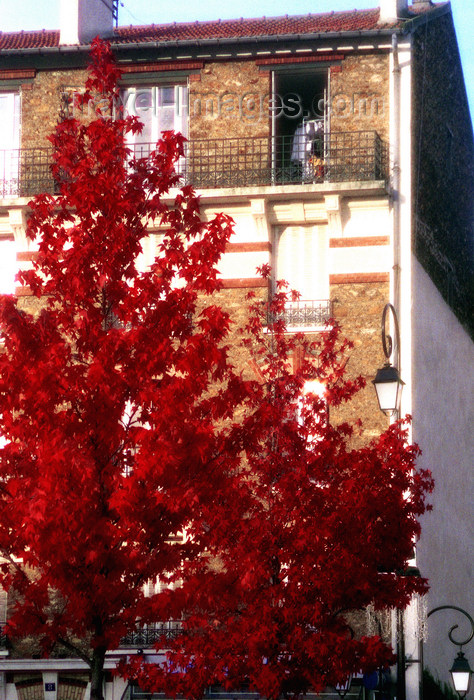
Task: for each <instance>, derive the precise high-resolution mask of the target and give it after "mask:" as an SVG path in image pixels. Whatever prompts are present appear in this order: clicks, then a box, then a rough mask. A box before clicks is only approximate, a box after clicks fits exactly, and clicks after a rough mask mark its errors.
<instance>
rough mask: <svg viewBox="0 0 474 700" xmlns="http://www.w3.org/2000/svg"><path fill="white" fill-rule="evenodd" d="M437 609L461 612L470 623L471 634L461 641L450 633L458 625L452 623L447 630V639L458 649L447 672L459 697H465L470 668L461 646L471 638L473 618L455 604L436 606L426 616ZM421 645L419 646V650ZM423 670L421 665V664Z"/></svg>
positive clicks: (468, 684) (470, 673)
mask: <svg viewBox="0 0 474 700" xmlns="http://www.w3.org/2000/svg"><path fill="white" fill-rule="evenodd" d="M439 610H457V611H458V612H460V613H462V614H463V615H465V616H466V617H467V619H468V620H469V622H470V623H471V634H470V635H469V636H468V637H467V639H464V640H463V641H457V640H456V639H454V637H453V635H452V633H453V631H454V630H455V629H457V628H458V626H459V625H453V626H452V627H451V628H450V630H449V631H448V638H449V641H450V642H451V643H452V644H454V645H455V646H458V647H459V651H458V653H457V655H456V658H455V659H454V661H453V665H452V667H451V668H450V669H449V672H450V674H451V677H452V679H453V685H454V689H455V691H456V692H457V694H458V695H459V697H460V698H465V697H466V695H467V694H468V692H469V688H470V685H471V676H472V669H471V667H470V666H469V661H468V660H467V659H466V657H465V656H464V653H463V651H462V648H463V646H464V645H465V644H468V643H469V642H470V641H471V639H472V638H473V637H474V620H473V619H472V617H471V616H470V615H469V613H467V612H466V611H465V610H463V609H462V608H458V606H457V605H440V606H439V607H437V608H434V609H433V610H431V611H430V612H429V613H428V615H427V616H426V618H427V619H428V618H429V617H430V616H431V615H433V614H434V613H435V612H438V611H439ZM422 649H423V647H422V646H421V650H422ZM421 658H422V665H423V656H422V657H421ZM422 670H423V666H422Z"/></svg>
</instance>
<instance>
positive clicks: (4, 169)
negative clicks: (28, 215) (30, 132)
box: [0, 148, 55, 197]
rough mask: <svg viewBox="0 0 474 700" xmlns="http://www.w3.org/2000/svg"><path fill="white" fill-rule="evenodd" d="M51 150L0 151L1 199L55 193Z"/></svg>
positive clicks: (21, 149) (23, 149)
mask: <svg viewBox="0 0 474 700" xmlns="http://www.w3.org/2000/svg"><path fill="white" fill-rule="evenodd" d="M54 191H55V183H54V179H53V176H52V174H51V149H50V148H20V149H15V150H9V151H0V197H30V196H32V195H35V194H39V193H41V192H50V193H54Z"/></svg>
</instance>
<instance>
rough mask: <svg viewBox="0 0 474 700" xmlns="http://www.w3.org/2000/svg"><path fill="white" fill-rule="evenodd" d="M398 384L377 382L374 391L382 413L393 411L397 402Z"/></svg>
mask: <svg viewBox="0 0 474 700" xmlns="http://www.w3.org/2000/svg"><path fill="white" fill-rule="evenodd" d="M398 388H399V384H398V382H377V383H376V384H375V390H376V391H377V398H378V400H379V405H380V408H381V410H382V411H395V410H396V408H397V401H398Z"/></svg>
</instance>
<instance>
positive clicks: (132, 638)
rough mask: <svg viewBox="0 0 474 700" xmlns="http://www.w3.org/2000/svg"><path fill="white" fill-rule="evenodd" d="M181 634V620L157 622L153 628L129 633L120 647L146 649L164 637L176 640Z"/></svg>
mask: <svg viewBox="0 0 474 700" xmlns="http://www.w3.org/2000/svg"><path fill="white" fill-rule="evenodd" d="M180 632H181V622H180V621H179V620H167V621H166V622H156V623H155V624H154V625H153V626H151V627H142V628H141V629H138V630H135V631H133V632H129V633H128V634H127V635H126V636H125V637H123V638H122V640H121V642H120V646H125V647H138V648H146V647H152V646H154V645H155V644H156V643H157V642H159V641H160V640H161V639H163V637H165V638H166V639H174V638H175V637H177V636H178V634H179V633H180Z"/></svg>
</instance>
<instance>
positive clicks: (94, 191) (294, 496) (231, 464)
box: [0, 41, 431, 698]
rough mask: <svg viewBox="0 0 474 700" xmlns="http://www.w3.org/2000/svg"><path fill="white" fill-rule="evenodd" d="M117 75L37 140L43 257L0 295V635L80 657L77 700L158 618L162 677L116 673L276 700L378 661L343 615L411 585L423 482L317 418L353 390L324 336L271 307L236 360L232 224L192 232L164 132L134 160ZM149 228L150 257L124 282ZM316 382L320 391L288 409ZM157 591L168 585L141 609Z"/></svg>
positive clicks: (402, 462)
mask: <svg viewBox="0 0 474 700" xmlns="http://www.w3.org/2000/svg"><path fill="white" fill-rule="evenodd" d="M118 74H119V72H118V70H117V68H116V66H115V64H114V62H113V57H112V54H111V51H110V48H109V47H108V45H106V44H104V43H101V42H98V41H97V42H95V43H94V45H93V50H92V68H91V74H90V77H89V79H88V81H87V83H86V90H85V94H84V96H83V97H82V103H83V104H91V102H92V103H93V102H94V100H96V101H97V99H98V98H100V100H99V101H98V104H99V105H100V106H99V107H97V114H96V115H95V118H94V119H92V120H91V121H89V122H88V123H84V122H81V121H77V120H75V119H72V118H71V119H65V120H64V121H63V122H61V123H60V124H59V125H58V127H57V129H56V132H55V134H54V135H53V136H52V142H53V146H54V165H53V174H54V176H55V179H56V181H57V182H58V183H59V193H58V195H57V196H49V195H41V196H38V197H36V198H35V199H34V200H33V201H32V203H31V205H30V206H31V213H30V217H29V220H28V237H29V238H30V239H31V240H34V241H36V242H37V243H38V245H39V252H38V255H37V258H36V260H35V262H34V269H33V270H32V271H29V272H24V273H22V274H21V280H22V282H23V283H24V284H25V285H28V286H29V287H30V289H31V292H32V294H33V295H34V296H35V297H37V298H38V299H39V300H40V302H41V304H40V309H39V311H38V312H37V313H28V312H27V311H26V310H22V309H21V307H20V305H19V303H18V301H17V300H16V299H15V298H13V297H11V296H3V297H1V298H0V325H1V329H2V337H3V344H2V351H1V353H0V415H1V418H0V433H1V435H2V437H3V440H4V446H3V448H2V449H1V451H0V496H1V497H0V552H1V554H2V556H3V558H4V563H3V564H2V566H1V578H2V583H3V585H4V587H6V588H7V589H9V590H10V589H11V590H13V591H15V601H16V602H15V607H14V609H13V610H12V613H11V616H10V619H9V622H8V627H7V632H8V634H11V635H12V636H14V635H22V634H25V633H28V634H30V635H31V634H33V635H37V636H38V638H39V639H41V641H42V644H43V649H44V653H45V654H48V653H51V651H52V649H53V647H54V646H55V645H58V644H62V645H63V646H64V647H66V648H68V649H70V650H73V651H74V653H76V654H78V655H79V656H81V657H82V658H83V659H84V660H86V661H87V663H88V664H89V665H90V667H91V679H92V691H91V694H92V697H93V698H101V697H102V682H103V668H104V659H105V654H106V652H107V651H108V650H110V649H115V648H117V646H118V645H119V643H120V640H121V638H122V637H123V636H124V635H125V634H126V633H127V632H129V631H130V630H134V629H137V628H139V627H140V626H144V625H147V624H150V623H154V622H156V621H159V620H167V619H180V620H181V621H182V622H181V625H182V633H181V634H179V635H177V636H176V638H175V639H174V640H172V641H170V640H167V641H166V645H167V647H168V648H169V651H168V654H167V657H166V661H165V662H163V663H161V664H160V665H157V664H152V665H149V664H144V663H143V660H142V659H139V660H138V661H137V662H136V663H134V664H130V665H129V666H126V665H124V666H123V668H122V672H123V673H126V674H128V675H129V676H130V675H133V677H134V678H138V679H139V682H140V683H141V684H142V685H143V686H144V687H147V688H151V689H154V690H158V689H159V690H162V689H166V690H167V691H168V692H171V693H178V692H182V693H184V694H185V695H186V696H188V697H197V696H199V695H200V694H202V692H203V691H204V689H205V687H206V686H208V685H209V684H211V683H220V684H222V685H224V686H225V687H226V688H235V687H239V686H240V685H242V683H243V682H246V683H248V684H250V686H251V687H252V688H254V689H256V690H258V691H259V692H260V693H262V694H264V695H266V696H267V697H271V698H273V697H277V696H278V695H279V694H281V693H282V692H286V693H290V692H292V693H300V692H304V691H305V690H306V689H307V688H309V687H312V688H314V689H316V690H318V689H321V688H323V687H324V686H325V685H327V684H329V683H335V682H337V681H339V680H342V679H343V678H345V677H346V676H347V675H348V674H349V673H350V672H351V671H354V670H371V669H373V668H375V667H377V666H379V665H380V664H387V663H389V662H390V660H391V651H390V649H389V648H388V647H387V646H386V645H385V644H384V643H383V642H382V640H381V639H380V638H379V637H366V638H360V637H359V636H357V635H356V636H352V634H351V630H350V625H349V622H348V619H347V616H346V615H347V613H348V611H353V610H359V609H363V608H364V607H365V606H367V605H368V604H373V605H374V607H375V608H376V609H382V608H385V607H389V606H398V607H403V606H405V605H406V604H407V602H408V600H409V597H410V595H411V594H412V593H413V592H414V591H422V590H424V588H425V585H426V584H425V582H424V581H422V580H420V579H414V578H407V577H404V576H403V575H402V573H403V570H404V568H405V565H406V561H407V559H408V558H409V557H410V555H411V551H412V546H413V540H414V538H415V537H416V536H417V535H418V532H419V525H418V522H417V518H418V516H419V515H420V514H421V513H422V512H423V511H424V508H425V505H424V497H425V493H426V491H427V490H429V488H430V487H431V481H430V478H429V475H428V474H426V473H424V472H417V471H416V469H415V457H416V454H417V448H416V447H413V446H410V445H408V444H407V442H406V432H405V430H404V428H403V426H402V425H401V424H397V425H395V426H392V427H390V428H389V429H388V430H387V431H386V432H385V433H384V434H383V435H381V436H380V438H379V439H378V440H376V441H374V442H373V443H371V444H368V445H366V446H365V447H363V448H357V449H356V448H355V447H353V446H351V437H352V434H353V428H352V427H351V426H349V425H347V424H342V425H333V424H332V423H331V421H330V420H329V418H328V411H330V409H331V407H333V406H337V405H338V404H340V403H341V402H343V401H347V400H349V399H350V398H351V396H352V395H353V393H354V392H355V391H357V390H358V388H359V387H360V386H361V381H360V380H354V381H350V380H348V379H347V378H346V377H345V375H344V368H345V362H346V355H347V352H348V351H349V345H348V344H347V343H345V342H342V341H341V340H340V338H339V331H338V329H337V327H336V326H335V325H334V326H333V327H332V328H331V329H328V331H327V332H325V333H324V334H322V335H321V338H320V340H319V341H317V342H315V343H314V342H309V341H308V340H307V339H305V338H303V337H299V336H288V335H287V334H286V333H285V327H284V323H283V320H282V311H283V309H284V304H285V301H286V294H285V292H284V291H280V292H279V293H278V294H276V295H275V297H274V298H273V300H272V302H271V304H270V305H268V308H264V307H263V306H262V304H261V303H260V302H257V301H255V302H254V303H253V304H252V306H251V308H250V315H249V323H248V325H247V327H246V328H244V329H242V332H241V336H240V341H239V342H241V343H242V348H243V349H244V350H245V352H246V353H247V357H248V358H249V360H250V364H251V365H252V366H253V367H254V376H253V377H249V376H245V375H243V374H241V373H240V370H239V369H238V368H235V367H234V366H233V364H232V362H231V361H230V359H229V353H230V347H229V345H230V342H231V335H230V329H231V319H230V317H229V315H228V313H227V312H226V311H225V310H224V309H223V308H222V307H221V306H220V305H219V304H217V303H216V302H215V299H214V297H213V295H214V293H215V292H216V291H217V290H219V289H220V286H221V285H220V282H219V278H218V272H217V264H218V261H219V259H220V257H221V255H222V254H223V252H224V250H225V245H226V242H227V241H228V239H229V237H230V235H231V233H232V222H231V220H230V219H229V218H228V217H225V216H223V215H218V216H216V218H215V219H213V220H212V221H210V222H207V223H204V222H203V221H202V219H201V218H200V215H199V202H198V199H197V197H196V195H195V193H194V191H193V190H192V188H191V187H189V186H180V185H181V182H180V178H179V175H178V174H177V173H176V164H177V162H178V161H179V159H180V158H182V157H183V141H184V140H183V138H182V137H181V136H180V135H176V134H173V133H168V134H165V136H164V138H163V139H162V140H161V141H160V142H159V143H158V144H157V148H156V150H155V151H153V152H152V153H151V154H150V156H149V157H147V158H146V159H138V160H136V159H133V158H132V157H131V154H130V152H129V150H128V148H127V139H126V136H127V133H129V132H133V131H136V130H139V129H140V125H139V123H138V122H137V120H136V119H135V118H131V117H126V118H122V117H120V116H119V117H118V118H115V119H112V118H110V117H111V115H112V114H113V112H114V109H115V107H116V103H117V97H118V92H117V78H118ZM172 188H177V190H173V191H174V194H173V197H172V200H171V201H169V198H170V196H171V194H170V190H171V189H172ZM165 196H166V197H168V201H166V200H165ZM150 224H152V225H153V227H154V228H155V229H156V228H158V229H159V230H160V231H161V233H162V238H161V242H160V244H159V253H158V256H157V257H156V259H155V261H154V262H153V264H152V265H151V267H150V268H149V269H147V270H146V271H140V269H139V267H138V266H137V258H138V256H139V254H140V252H141V249H142V248H141V246H142V242H143V241H144V239H145V238H146V237H147V236H148V234H149V226H150ZM263 272H264V274H266V275H268V274H269V273H268V270H264V271H263ZM262 314H263V315H262ZM268 314H270V315H271V317H270V318H268ZM232 333H233V335H232V338H233V341H232V342H235V337H236V333H235V329H233V330H232ZM295 358H299V362H295ZM296 365H297V366H296ZM315 381H316V382H318V383H319V384H321V385H323V386H324V396H320V395H319V393H316V394H315V393H311V392H307V393H305V387H306V386H312V385H311V384H307V383H308V382H315ZM179 532H186V537H185V538H183V539H182V540H181V541H178V542H177V541H176V538H175V537H174V536H175V535H176V533H179ZM157 578H159V579H161V580H162V581H164V582H168V583H169V584H170V586H169V587H168V589H165V590H164V591H161V592H159V593H156V594H155V595H152V596H149V597H147V596H146V595H145V592H144V584H145V583H146V582H147V581H150V580H151V581H154V580H156V579H157ZM178 581H179V586H171V584H175V583H177V582H178ZM163 641H164V640H163Z"/></svg>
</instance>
